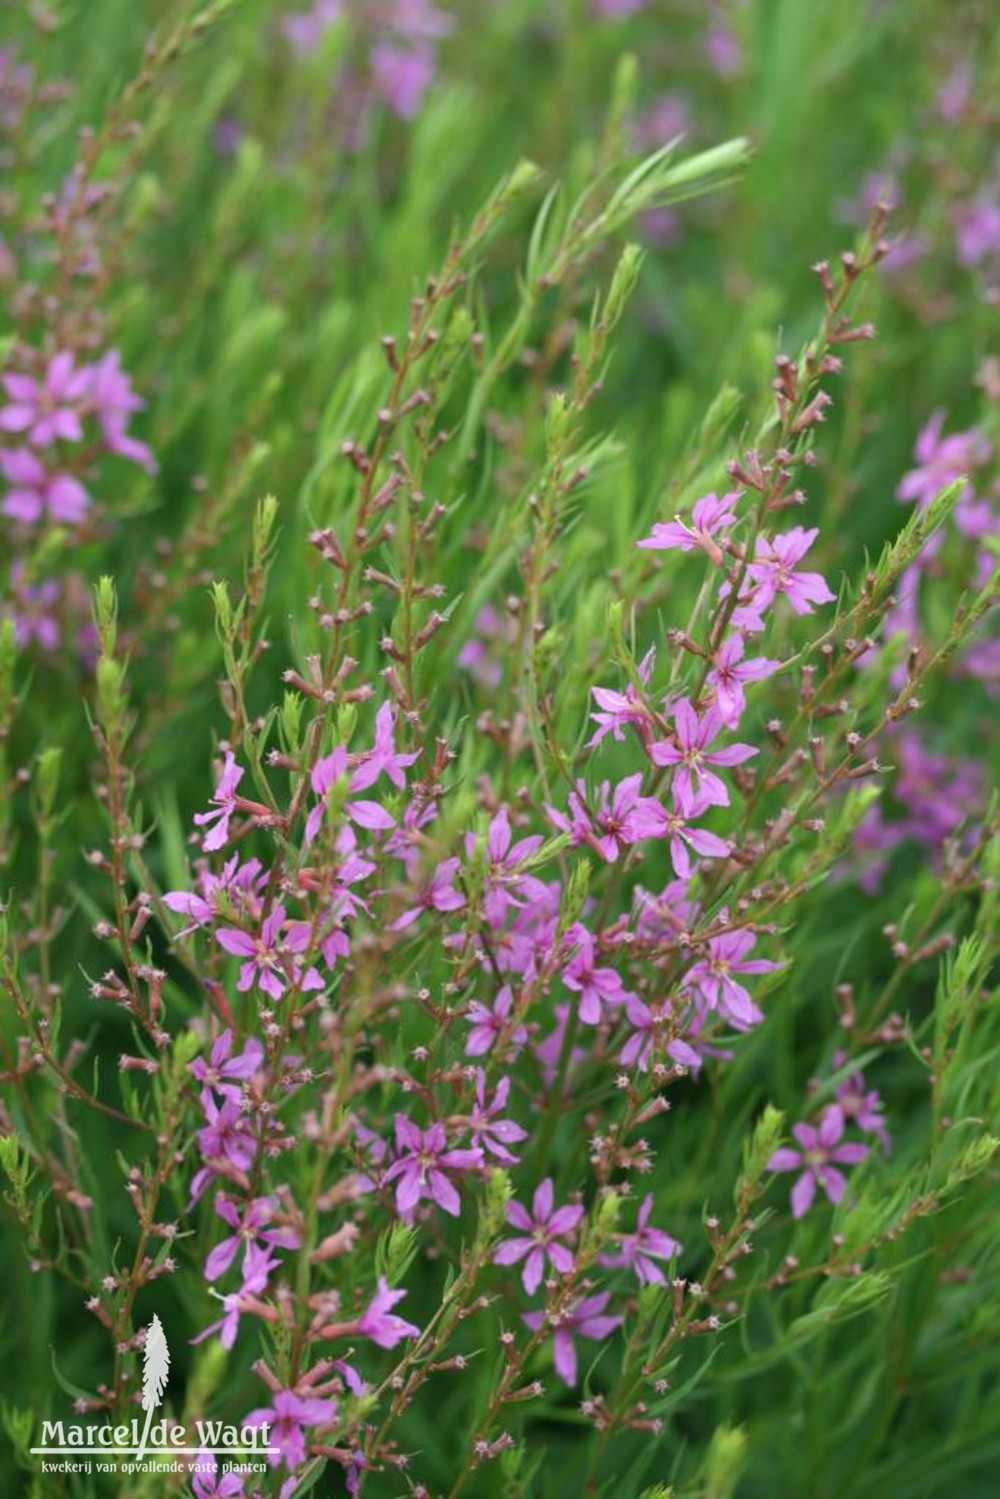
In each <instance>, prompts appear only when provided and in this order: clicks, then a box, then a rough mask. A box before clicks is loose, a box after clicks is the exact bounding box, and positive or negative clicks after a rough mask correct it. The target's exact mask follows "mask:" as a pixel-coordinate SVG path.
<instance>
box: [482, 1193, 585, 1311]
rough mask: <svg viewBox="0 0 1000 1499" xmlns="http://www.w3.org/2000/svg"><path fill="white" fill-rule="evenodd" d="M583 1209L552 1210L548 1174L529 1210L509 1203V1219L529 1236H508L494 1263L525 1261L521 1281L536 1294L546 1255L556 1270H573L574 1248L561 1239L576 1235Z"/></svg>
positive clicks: (529, 1290)
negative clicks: (510, 1237) (514, 1237)
mask: <svg viewBox="0 0 1000 1499" xmlns="http://www.w3.org/2000/svg"><path fill="white" fill-rule="evenodd" d="M583 1211H584V1210H583V1208H582V1207H578V1206H572V1207H564V1208H556V1209H555V1211H553V1187H552V1178H551V1177H550V1176H547V1177H546V1178H545V1180H544V1181H543V1182H542V1183H541V1185H540V1186H538V1187H537V1188H536V1189H535V1195H534V1197H533V1198H532V1203H531V1212H530V1213H529V1212H528V1209H527V1208H526V1207H522V1205H521V1203H519V1202H510V1203H508V1204H507V1222H508V1223H509V1224H510V1225H511V1227H512V1228H519V1229H520V1230H521V1232H522V1233H523V1234H525V1235H527V1237H525V1238H520V1239H505V1240H504V1241H503V1243H502V1244H501V1245H500V1246H499V1247H498V1249H497V1251H496V1253H495V1254H494V1256H493V1263H494V1264H495V1265H517V1264H519V1263H520V1262H521V1260H524V1262H525V1263H524V1269H523V1270H522V1271H521V1280H522V1283H523V1285H524V1289H525V1290H526V1291H527V1293H528V1295H529V1296H533V1295H534V1294H535V1292H536V1291H537V1290H538V1287H539V1286H540V1285H541V1283H542V1276H543V1275H544V1273H545V1260H546V1256H547V1257H548V1260H549V1264H550V1265H551V1266H552V1268H553V1270H556V1271H558V1273H559V1274H560V1275H568V1274H569V1272H570V1271H571V1270H572V1268H573V1254H572V1251H571V1250H570V1249H569V1248H568V1246H567V1245H566V1244H563V1243H561V1242H560V1240H562V1239H567V1238H569V1237H570V1236H571V1235H572V1234H575V1232H576V1230H577V1227H578V1226H579V1224H580V1221H581V1219H582V1218H583Z"/></svg>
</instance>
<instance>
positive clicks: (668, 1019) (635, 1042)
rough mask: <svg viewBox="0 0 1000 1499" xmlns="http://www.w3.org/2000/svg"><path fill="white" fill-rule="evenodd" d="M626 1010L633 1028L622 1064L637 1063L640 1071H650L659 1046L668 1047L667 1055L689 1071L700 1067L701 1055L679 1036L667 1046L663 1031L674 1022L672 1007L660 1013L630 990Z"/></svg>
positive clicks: (623, 1051) (635, 1065) (695, 1070)
mask: <svg viewBox="0 0 1000 1499" xmlns="http://www.w3.org/2000/svg"><path fill="white" fill-rule="evenodd" d="M625 1014H626V1016H627V1017H628V1022H629V1025H631V1026H632V1027H633V1030H632V1034H631V1036H629V1038H628V1040H627V1041H626V1042H625V1045H624V1046H623V1047H622V1049H621V1055H620V1057H619V1061H620V1062H621V1064H622V1066H623V1067H638V1069H639V1071H640V1072H648V1071H649V1064H650V1062H651V1061H652V1060H653V1058H654V1056H655V1054H656V1051H657V1049H658V1048H660V1047H663V1048H664V1049H665V1051H666V1054H667V1056H668V1057H669V1058H670V1060H671V1061H672V1062H674V1063H675V1064H676V1065H677V1066H678V1067H686V1068H687V1069H688V1071H690V1072H697V1071H698V1069H699V1068H700V1067H701V1057H700V1056H699V1055H698V1053H697V1052H696V1051H695V1050H694V1048H693V1047H691V1046H689V1045H688V1044H687V1042H686V1041H682V1040H681V1039H680V1037H675V1038H674V1039H673V1040H672V1041H667V1042H666V1044H665V1046H664V1040H663V1037H664V1033H666V1032H668V1031H669V1030H670V1028H671V1026H672V1025H673V1017H672V1015H671V1013H670V1011H669V1010H666V1011H663V1012H662V1013H659V1014H658V1013H657V1012H656V1011H655V1010H652V1009H650V1007H649V1005H647V1004H644V1003H643V1002H642V1000H641V999H640V998H639V997H638V995H636V994H630V995H629V996H628V998H627V999H626V1001H625Z"/></svg>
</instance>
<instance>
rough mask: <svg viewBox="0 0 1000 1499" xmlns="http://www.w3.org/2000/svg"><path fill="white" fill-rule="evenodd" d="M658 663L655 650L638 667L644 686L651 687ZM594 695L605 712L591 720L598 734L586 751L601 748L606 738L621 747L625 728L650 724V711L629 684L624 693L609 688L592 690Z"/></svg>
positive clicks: (591, 739) (648, 653)
mask: <svg viewBox="0 0 1000 1499" xmlns="http://www.w3.org/2000/svg"><path fill="white" fill-rule="evenodd" d="M655 663H656V650H655V648H653V649H651V650H649V651H647V652H646V654H645V656H644V657H643V659H642V661H641V662H640V663H639V676H640V678H641V679H642V681H643V683H644V684H647V685H648V683H649V679H650V677H651V676H652V673H653V667H654V665H655ZM590 691H591V694H592V696H593V699H594V701H595V703H596V704H597V706H598V708H599V709H601V710H602V711H601V712H599V713H592V714H591V715H590V716H591V718H592V719H593V720H594V722H595V723H596V724H597V732H596V733H595V734H594V735H593V737H592V738H590V739H588V740H587V748H588V749H592V748H593V747H594V745H595V744H600V742H601V740H602V739H603V738H604V736H605V735H606V734H611V735H612V736H613V738H615V739H616V740H617V741H618V742H619V743H621V741H622V740H623V739H624V738H625V734H624V728H625V725H626V724H635V725H637V726H638V725H644V724H647V723H648V722H649V710H648V709H647V707H646V705H645V704H644V703H643V701H642V699H641V698H640V697H639V694H638V692H637V691H636V689H635V688H634V687H633V686H632V683H631V682H629V684H628V686H627V687H626V688H625V691H624V692H613V691H612V690H611V689H610V688H609V687H592V688H591V689H590Z"/></svg>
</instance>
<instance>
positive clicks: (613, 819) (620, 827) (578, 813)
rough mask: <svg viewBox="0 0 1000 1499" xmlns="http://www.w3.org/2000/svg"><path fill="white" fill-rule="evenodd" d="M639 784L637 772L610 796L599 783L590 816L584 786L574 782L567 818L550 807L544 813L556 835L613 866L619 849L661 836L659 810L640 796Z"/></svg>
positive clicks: (653, 801)
mask: <svg viewBox="0 0 1000 1499" xmlns="http://www.w3.org/2000/svg"><path fill="white" fill-rule="evenodd" d="M642 780H643V777H642V772H641V771H637V772H636V774H635V775H631V776H626V777H625V779H624V780H623V781H619V782H618V785H617V786H616V787H615V789H614V792H613V793H612V792H611V783H610V782H609V781H604V782H602V784H601V786H600V789H599V792H598V797H599V800H598V802H597V804H596V806H594V809H593V813H591V811H590V810H588V807H587V787H586V784H585V783H584V782H583V781H577V783H576V784H577V790H576V791H571V792H570V794H569V802H568V805H567V811H568V813H569V815H568V816H567V815H566V813H564V812H558V811H556V809H555V808H554V807H546V809H545V810H546V812H547V813H548V816H549V819H550V821H551V822H553V823H554V824H555V826H556V827H557V828H558V829H559V830H560V832H563V833H569V834H570V835H571V836H572V839H573V842H574V844H581V843H586V844H589V846H590V847H591V848H592V849H593V850H594V852H595V853H597V854H600V856H601V858H602V859H605V860H606V861H607V862H608V863H609V864H613V863H614V862H615V860H616V859H617V858H618V855H619V853H620V852H621V850H622V849H623V848H628V847H630V846H631V845H632V844H633V843H641V842H642V841H643V840H644V839H646V838H662V837H663V836H664V818H663V808H662V807H661V806H660V804H659V802H658V801H656V799H655V798H654V797H650V796H643V795H642Z"/></svg>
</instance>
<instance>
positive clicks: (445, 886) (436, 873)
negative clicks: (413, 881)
mask: <svg viewBox="0 0 1000 1499" xmlns="http://www.w3.org/2000/svg"><path fill="white" fill-rule="evenodd" d="M458 870H459V861H458V859H442V861H441V863H440V864H435V866H434V868H433V870H432V871H431V876H430V879H429V880H428V881H427V882H426V884H425V885H423V886H422V887H421V888H420V889H419V890H418V891H417V892H416V894H417V901H416V905H413V906H410V907H408V909H407V910H405V911H404V912H403V914H402V916H398V917H397V918H396V920H395V921H394V922H393V923H392V930H393V931H394V932H402V931H405V929H406V928H407V927H408V926H412V925H413V923H414V922H415V921H416V920H417V918H418V917H419V916H421V915H423V913H424V912H425V911H442V912H447V911H460V910H461V909H462V907H463V906H464V905H465V896H464V895H463V894H462V893H461V891H459V890H456V889H455V885H454V881H455V876H456V875H457V874H458Z"/></svg>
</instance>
